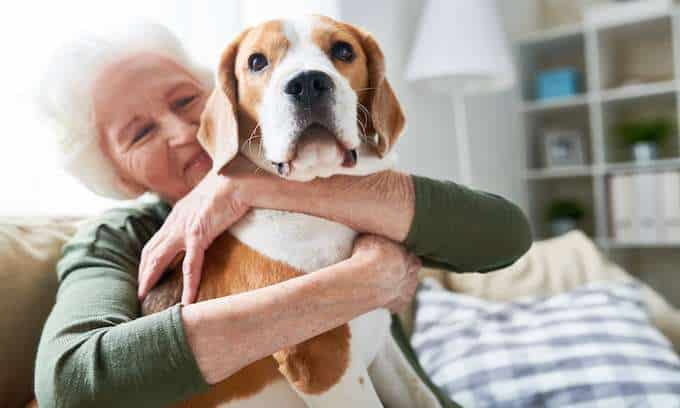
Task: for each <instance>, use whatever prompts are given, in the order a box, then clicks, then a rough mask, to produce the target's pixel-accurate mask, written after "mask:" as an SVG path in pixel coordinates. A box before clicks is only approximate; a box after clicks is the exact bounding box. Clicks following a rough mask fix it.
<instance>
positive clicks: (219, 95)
mask: <svg viewBox="0 0 680 408" xmlns="http://www.w3.org/2000/svg"><path fill="white" fill-rule="evenodd" d="M245 34H246V31H244V32H243V33H241V34H240V35H239V36H238V37H237V38H236V39H235V40H234V41H233V42H232V43H231V44H229V45H228V46H227V48H226V49H225V50H224V52H223V53H222V57H221V58H220V65H219V67H218V68H217V75H216V83H215V89H214V90H213V93H212V94H211V95H210V98H208V101H207V103H206V106H205V110H204V111H203V114H202V115H201V126H200V128H199V129H198V136H197V137H198V141H199V143H200V144H201V146H203V148H204V149H205V151H206V152H208V154H209V155H210V157H211V158H212V161H213V171H214V172H219V171H220V170H221V169H222V168H223V167H224V166H225V165H226V164H227V163H229V162H230V161H231V160H232V159H233V158H234V157H235V156H236V155H237V154H238V151H239V144H240V143H239V131H238V119H237V118H238V115H237V112H236V109H237V107H238V85H237V80H236V74H235V70H234V68H235V67H234V64H235V62H236V55H237V54H238V49H239V45H240V43H241V40H242V39H243V37H244V36H245Z"/></svg>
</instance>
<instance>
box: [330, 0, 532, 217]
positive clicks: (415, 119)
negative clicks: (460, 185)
mask: <svg viewBox="0 0 680 408" xmlns="http://www.w3.org/2000/svg"><path fill="white" fill-rule="evenodd" d="M521 1H523V0H520V1H519V2H521ZM514 2H515V0H513V4H514ZM424 3H425V1H424V0H373V1H371V2H367V1H365V0H342V2H341V9H340V13H341V17H342V19H343V20H345V21H348V22H350V23H353V24H358V25H360V26H363V27H365V28H366V29H368V30H369V31H371V32H372V33H373V34H374V35H375V36H376V38H377V39H378V41H379V42H380V44H381V46H382V47H383V52H384V53H385V56H386V58H387V64H388V65H387V71H388V78H389V79H390V82H391V83H392V85H393V87H394V89H395V91H396V93H397V95H398V96H399V98H400V100H401V102H402V104H403V106H404V109H405V111H406V115H407V118H408V126H407V131H406V133H405V135H404V138H403V140H400V141H399V147H398V152H399V156H400V166H401V168H403V169H405V170H407V171H410V172H413V173H416V174H421V175H425V176H429V177H435V178H441V179H449V180H454V181H455V180H456V179H457V177H458V168H457V165H456V152H457V149H456V142H455V134H454V118H453V105H452V103H451V100H450V98H449V97H447V96H445V95H438V94H433V93H430V92H429V91H427V90H426V89H419V88H418V87H416V86H415V85H413V84H411V83H408V82H406V81H405V80H404V70H405V67H406V64H407V61H408V57H409V53H410V50H411V47H412V43H413V38H414V36H415V31H416V30H417V26H418V18H419V16H420V14H421V10H422V8H423V5H424ZM500 3H505V5H503V7H502V8H501V13H502V14H503V17H504V18H505V19H510V20H511V25H512V27H511V28H512V29H513V30H515V31H521V30H523V26H522V24H523V23H522V19H521V18H520V17H522V16H524V15H525V14H523V11H526V10H525V9H523V8H522V7H519V8H518V9H515V8H514V7H510V5H509V4H508V3H510V2H509V1H508V2H503V1H500ZM527 7H528V6H527ZM507 16H510V17H507ZM454 23H455V21H454ZM516 98H517V96H516V95H515V93H514V92H513V91H508V92H505V93H502V94H495V95H486V96H476V97H469V98H468V124H469V134H470V136H471V137H470V138H471V145H470V149H471V152H470V153H471V155H472V162H473V169H472V174H473V183H472V186H473V187H475V188H480V189H484V190H488V191H491V192H494V193H497V194H500V195H502V196H504V197H507V198H508V199H510V200H512V201H513V202H516V203H518V204H519V205H520V206H522V207H523V208H525V209H526V193H525V183H524V181H523V180H522V172H523V164H524V156H523V152H524V148H523V144H522V142H521V140H520V138H519V135H520V133H519V127H518V126H519V123H518V121H517V115H516V114H515V112H516V111H517V108H516V106H517V102H516Z"/></svg>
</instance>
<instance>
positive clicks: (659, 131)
mask: <svg viewBox="0 0 680 408" xmlns="http://www.w3.org/2000/svg"><path fill="white" fill-rule="evenodd" d="M674 129H675V123H674V122H673V120H671V119H666V118H654V119H638V120H632V121H629V122H624V123H622V124H620V125H619V126H618V129H617V131H618V134H619V136H621V138H622V139H623V141H624V142H625V143H626V144H628V145H634V144H635V143H640V142H651V143H658V142H661V141H662V140H663V139H665V138H666V137H668V136H669V135H670V134H671V133H672V132H673V130H674Z"/></svg>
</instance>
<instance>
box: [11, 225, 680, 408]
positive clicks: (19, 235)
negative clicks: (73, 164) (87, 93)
mask: <svg viewBox="0 0 680 408" xmlns="http://www.w3.org/2000/svg"><path fill="white" fill-rule="evenodd" d="M80 222H82V221H81V220H78V219H75V218H30V219H28V218H2V217H0V279H1V280H2V282H3V284H2V285H0V310H2V311H3V313H2V318H0V367H4V369H3V370H2V371H0V406H2V407H23V406H25V405H26V403H27V402H29V401H30V400H31V399H32V396H33V394H32V388H33V381H32V380H33V363H34V358H35V354H36V349H37V345H38V339H39V336H40V331H41V328H42V325H43V323H44V321H45V319H46V317H47V315H48V314H49V311H50V309H51V307H52V305H53V303H54V299H55V294H56V288H57V282H56V274H55V264H56V262H57V260H58V259H59V256H60V252H61V248H62V246H63V245H64V243H65V242H66V241H67V240H68V239H69V237H70V236H71V235H72V234H73V233H74V232H75V231H76V229H77V228H78V225H79V223H80ZM421 276H422V277H426V276H427V277H434V278H436V279H437V280H438V281H439V282H441V283H442V284H443V285H444V286H445V287H446V288H448V289H449V290H452V291H456V292H460V293H465V294H469V295H473V296H477V297H480V298H484V299H488V300H494V301H510V300H513V299H517V298H521V297H524V296H535V295H539V296H540V295H551V294H557V293H562V292H565V291H568V290H571V289H574V288H576V287H579V286H581V285H584V284H586V283H590V282H596V281H628V280H635V278H634V277H632V276H630V275H629V274H627V273H626V272H625V271H624V270H623V269H621V268H620V267H619V266H617V265H615V264H614V263H612V262H610V261H608V260H607V259H606V258H605V257H604V256H603V255H602V254H601V253H600V251H599V250H598V249H597V247H596V246H595V245H594V244H593V242H592V241H591V240H590V239H589V238H588V237H586V236H585V235H584V234H583V233H581V232H578V231H574V232H570V233H568V234H566V235H564V236H561V237H558V238H554V239H550V240H546V241H541V242H535V243H534V244H533V246H532V248H531V249H530V250H529V252H528V253H527V254H526V255H525V256H524V257H522V258H521V259H520V260H518V261H517V262H516V263H515V264H514V265H512V266H510V267H508V268H505V269H503V270H499V271H495V272H492V273H488V274H477V273H468V274H451V273H445V272H443V271H439V270H434V269H423V270H422V271H421ZM645 291H646V293H645V301H646V303H647V306H648V308H649V311H650V313H651V316H652V319H653V322H654V324H655V325H656V326H657V327H658V328H659V329H660V330H661V331H662V332H663V333H664V335H666V337H667V338H668V339H669V340H670V341H671V342H672V343H673V346H674V348H675V350H676V352H677V351H679V350H680V311H678V310H676V309H675V308H673V307H672V306H671V305H670V304H669V303H668V302H666V300H664V299H663V298H662V297H661V296H660V295H658V294H657V293H656V292H654V291H653V290H652V289H650V288H648V287H645ZM412 316H413V310H407V311H406V312H404V313H403V314H402V316H401V318H402V321H403V323H404V326H405V328H406V330H407V332H408V331H409V330H410V328H411V327H412V324H411V322H412Z"/></svg>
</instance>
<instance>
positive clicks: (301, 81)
mask: <svg viewBox="0 0 680 408" xmlns="http://www.w3.org/2000/svg"><path fill="white" fill-rule="evenodd" d="M335 88H336V87H335V83H334V81H333V79H332V78H331V77H330V75H328V74H326V73H325V72H322V71H302V72H300V73H298V74H297V75H295V76H294V77H293V78H291V79H290V80H289V81H288V82H287V83H286V84H285V86H284V87H283V93H284V94H285V95H286V97H287V98H288V99H289V100H290V102H291V104H292V106H293V115H294V117H295V125H296V126H295V127H296V128H297V130H296V136H295V139H294V142H293V143H294V145H293V147H292V148H293V149H295V150H297V148H298V145H305V144H307V143H308V142H310V141H312V140H319V142H321V139H325V143H326V146H328V145H329V143H328V142H329V141H328V137H332V138H333V140H335V142H334V143H336V144H337V147H338V149H339V150H340V151H341V152H342V155H343V157H344V159H343V162H342V166H343V167H354V166H355V165H356V163H357V151H356V149H351V148H349V147H348V146H343V145H342V143H341V142H339V141H338V140H337V131H338V129H336V123H335V119H336V118H335V117H334V113H333V108H334V107H335V102H336V101H335ZM295 155H297V153H294V156H295ZM291 162H292V160H291V161H288V162H272V163H271V164H272V166H273V167H274V169H275V170H276V172H277V173H278V174H279V175H280V176H282V177H286V176H288V175H289V174H290V172H291V171H292V166H291Z"/></svg>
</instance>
